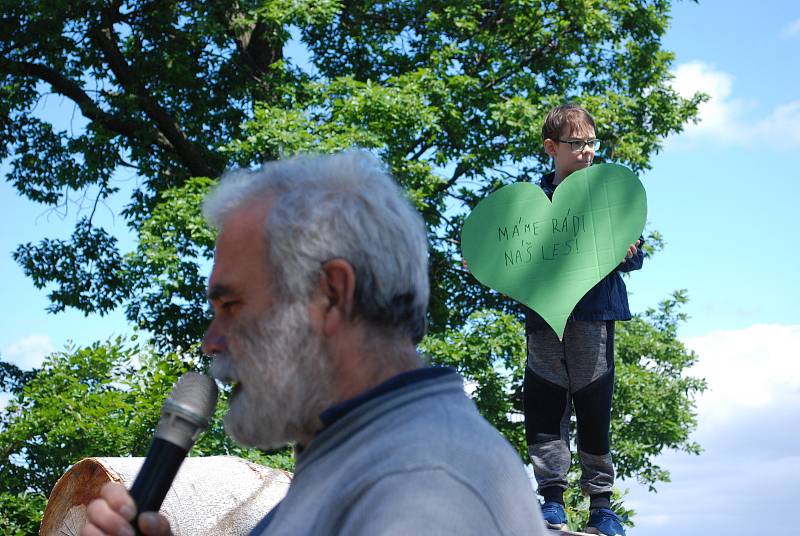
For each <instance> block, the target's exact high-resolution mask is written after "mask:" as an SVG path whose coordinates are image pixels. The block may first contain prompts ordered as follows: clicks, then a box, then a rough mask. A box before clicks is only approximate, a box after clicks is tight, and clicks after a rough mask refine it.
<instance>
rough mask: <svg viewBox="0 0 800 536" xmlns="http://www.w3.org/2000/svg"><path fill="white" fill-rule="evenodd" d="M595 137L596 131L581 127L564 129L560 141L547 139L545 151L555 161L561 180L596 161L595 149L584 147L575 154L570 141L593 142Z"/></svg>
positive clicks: (586, 126)
mask: <svg viewBox="0 0 800 536" xmlns="http://www.w3.org/2000/svg"><path fill="white" fill-rule="evenodd" d="M594 137H595V132H594V129H593V128H592V127H591V126H589V125H581V126H580V127H579V128H577V129H574V130H573V129H570V127H569V126H567V127H564V130H562V131H561V136H560V138H559V139H560V140H563V141H559V140H551V139H547V140H545V141H544V149H545V151H546V152H547V154H549V155H550V156H552V157H553V160H554V161H555V168H556V169H555V171H556V176H557V177H559V178H560V179H565V178H567V177H568V176H569V175H570V174H572V173H574V172H575V171H578V170H579V169H583V168H586V167H589V166H590V165H592V160H593V159H594V148H590V147H589V146H588V145H584V147H583V149H581V150H580V151H577V152H573V150H572V148H571V147H570V144H569V143H565V142H570V141H577V140H593V139H594Z"/></svg>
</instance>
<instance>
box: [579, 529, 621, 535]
mask: <svg viewBox="0 0 800 536" xmlns="http://www.w3.org/2000/svg"><path fill="white" fill-rule="evenodd" d="M583 530H585V531H586V532H585V533H584V534H592V535H593V536H617V535H616V534H606V533H605V532H600V531H599V530H597V529H596V528H594V527H586V528H585V529H583Z"/></svg>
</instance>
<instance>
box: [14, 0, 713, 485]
mask: <svg viewBox="0 0 800 536" xmlns="http://www.w3.org/2000/svg"><path fill="white" fill-rule="evenodd" d="M669 7H670V2H668V1H666V0H613V1H612V0H599V1H592V2H589V1H588V0H585V1H584V0H580V1H574V0H571V1H561V0H558V1H555V2H551V1H547V2H545V1H543V0H530V1H515V2H511V1H502V2H501V1H485V0H484V1H476V0H461V1H458V2H453V1H449V0H448V1H441V0H414V1H412V0H405V1H396V0H395V1H387V2H370V1H366V2H353V1H349V0H341V1H338V2H333V1H322V2H319V1H316V2H310V1H298V2H291V3H286V2H280V1H278V0H258V1H257V0H239V1H236V2H233V1H230V0H227V1H215V2H209V1H203V0H177V1H174V2H159V3H152V2H144V1H142V0H129V1H123V0H113V1H100V0H77V1H76V2H69V3H55V4H53V3H49V2H41V1H31V2H27V3H24V4H21V5H20V4H18V3H17V2H12V1H11V0H0V13H1V15H0V29H2V31H3V33H2V35H3V37H2V38H0V39H2V51H3V55H2V56H1V58H2V59H0V77H2V84H0V87H2V91H3V98H2V99H0V139H2V141H3V143H2V149H1V150H2V152H0V157H2V158H6V159H8V160H9V161H10V169H11V171H10V173H9V175H8V177H7V180H9V181H10V182H11V183H12V184H13V185H14V186H15V187H16V188H17V191H18V192H19V193H20V195H24V196H26V197H28V198H29V199H32V200H34V201H38V202H40V203H43V204H45V205H47V206H50V207H52V208H53V209H54V210H55V209H60V210H65V208H66V207H71V206H72V203H73V202H72V201H70V200H72V199H76V198H78V199H91V200H92V201H91V202H90V203H89V206H87V207H86V208H84V209H83V210H82V211H81V210H80V209H79V216H80V217H79V218H78V219H77V223H76V227H75V231H74V233H73V235H72V237H71V239H69V240H54V239H47V238H45V239H43V240H42V241H40V242H39V243H38V244H32V243H29V244H22V245H20V246H19V248H18V249H17V250H16V251H15V253H14V255H15V258H16V260H17V261H18V262H19V264H20V265H21V266H22V268H23V270H24V271H25V273H26V274H28V275H29V276H30V277H31V279H32V280H33V282H34V284H35V285H36V286H37V287H39V288H47V289H48V290H49V296H50V300H51V306H50V308H51V310H52V311H54V312H57V311H60V310H63V309H65V308H66V307H73V308H76V309H78V310H81V311H83V312H85V313H87V314H88V313H100V314H103V313H105V312H108V311H109V310H111V309H113V308H115V307H119V306H122V307H124V308H125V310H126V315H127V317H128V319H129V320H130V321H131V322H132V323H133V324H134V325H136V326H139V327H142V328H144V329H145V330H147V331H148V332H149V333H150V334H151V335H152V337H153V342H154V343H155V344H156V345H157V346H158V347H159V348H160V349H162V350H176V349H180V350H181V351H188V349H190V348H193V347H194V346H193V345H194V344H195V343H196V341H197V340H199V338H200V336H201V334H202V331H203V329H204V327H205V325H206V323H207V321H208V318H207V313H206V311H205V308H204V305H203V301H204V300H203V295H204V292H203V282H204V273H203V268H202V267H203V266H204V265H205V264H207V262H208V259H209V258H210V257H211V246H212V243H213V233H212V232H211V231H210V230H208V229H207V228H206V227H205V226H204V224H203V222H202V220H201V218H200V215H199V211H198V200H199V198H200V197H201V196H202V195H203V194H204V193H205V191H207V189H208V188H209V187H210V186H211V185H212V184H213V182H214V180H213V179H215V178H216V177H217V176H218V175H219V174H220V172H221V171H222V170H223V169H225V168H226V167H227V166H231V165H252V164H255V163H258V162H260V161H262V160H264V159H271V158H275V157H277V156H279V155H290V154H294V153H296V152H299V151H307V150H316V151H322V152H326V151H333V150H337V149H340V148H345V147H350V146H353V145H359V146H362V147H365V148H368V149H370V150H372V151H374V152H376V153H377V154H379V155H380V156H381V157H382V158H383V159H384V160H385V161H386V162H387V164H388V165H389V167H390V168H391V170H392V172H393V173H394V175H395V176H396V177H397V178H398V180H399V181H400V182H401V183H402V185H403V186H404V187H405V189H406V191H407V192H408V195H409V197H410V198H411V199H412V201H413V202H414V203H415V204H416V206H417V207H418V208H419V209H420V211H421V212H422V214H423V215H424V217H425V220H426V222H427V224H428V231H429V239H430V243H431V283H432V298H431V304H430V317H429V320H430V322H429V325H430V335H429V339H428V342H426V344H427V345H428V347H429V348H430V349H431V351H436V352H438V357H437V360H439V361H441V362H449V363H453V364H456V365H457V366H459V368H460V369H461V370H462V371H464V372H465V374H466V375H467V377H468V379H470V380H471V381H474V382H475V385H476V392H475V393H476V397H477V399H478V402H479V405H480V407H481V410H482V411H484V414H486V415H487V416H488V417H489V419H490V420H492V422H493V423H494V424H496V425H497V426H499V427H500V428H501V429H502V430H503V431H504V432H506V433H507V434H509V437H510V439H512V440H513V441H515V442H517V443H518V441H517V438H518V437H519V435H518V433H517V432H514V430H517V429H518V425H508V426H506V425H505V424H504V422H503V420H504V419H505V418H506V414H507V413H508V411H509V410H510V408H508V407H507V406H506V405H504V404H506V402H505V401H508V400H509V399H508V396H512V398H511V400H513V395H514V394H515V393H517V392H518V389H517V387H516V385H517V384H516V383H515V382H518V380H519V378H518V374H519V371H518V370H517V369H515V368H514V367H513V366H512V365H511V364H510V363H511V361H514V360H515V359H516V360H518V359H519V355H520V354H519V352H520V348H521V347H520V342H519V338H518V335H519V328H518V326H516V325H515V324H514V321H512V319H511V318H510V317H507V316H506V315H508V314H511V315H515V314H518V310H517V306H516V305H515V304H513V303H511V302H510V301H508V300H506V299H504V298H503V297H502V296H500V295H498V294H497V293H494V292H491V291H489V290H488V289H486V288H484V287H482V286H481V285H480V284H478V282H477V281H476V280H474V279H473V278H472V277H471V276H470V275H469V274H468V272H467V271H466V270H464V269H463V268H462V267H461V264H460V262H459V261H460V259H459V253H458V247H457V246H458V239H459V232H460V228H461V222H462V221H463V218H464V216H465V214H466V213H468V211H469V210H470V209H471V208H472V207H473V206H474V205H475V204H476V203H477V202H478V201H479V200H480V199H481V198H483V197H484V196H485V195H487V194H488V193H490V192H491V191H493V190H494V189H496V188H498V187H499V186H502V185H504V184H507V183H511V182H515V181H524V180H531V179H532V178H534V177H535V176H536V175H537V174H539V173H540V172H542V171H543V170H544V169H545V168H546V166H547V163H548V162H547V157H546V155H545V154H544V153H543V151H542V148H541V140H540V139H539V135H538V130H539V126H540V125H541V122H542V120H543V117H544V115H545V114H546V112H547V110H548V109H549V108H551V107H552V106H553V105H555V104H557V103H560V102H563V101H565V100H575V101H579V102H581V103H582V104H583V105H584V106H586V107H587V108H588V109H589V110H590V111H591V112H592V113H593V114H594V116H595V118H596V120H597V123H598V136H599V137H601V138H602V139H603V141H604V148H605V149H604V152H603V154H601V155H599V158H600V159H606V160H612V161H615V162H619V163H623V164H627V165H629V166H631V167H632V168H633V169H635V170H637V171H641V170H644V169H647V167H648V166H649V161H650V157H651V155H652V154H653V153H655V152H657V151H658V150H659V149H660V144H661V141H662V140H663V139H664V138H665V137H666V136H667V135H669V134H671V133H675V132H679V131H680V130H681V129H682V127H683V125H684V124H685V123H686V122H687V121H691V120H693V119H694V118H695V117H696V114H697V105H698V104H699V102H701V100H702V98H703V97H702V96H701V95H696V96H695V97H694V98H692V99H688V100H687V99H683V98H681V97H680V96H679V95H677V94H676V93H675V92H674V91H673V90H672V89H671V88H670V86H669V79H670V74H669V68H670V63H671V60H672V55H671V54H670V53H669V52H667V51H664V50H663V49H662V48H661V37H662V36H663V34H664V32H665V31H666V28H667V24H668V22H669V16H668V15H669ZM291 36H294V37H293V38H292V39H291V43H292V44H293V46H294V48H295V49H296V48H302V47H305V50H306V52H307V54H305V55H303V57H302V58H299V59H298V57H291V56H288V55H286V54H285V53H284V50H286V46H287V44H288V43H290V37H291ZM46 92H53V93H56V94H58V95H60V96H62V97H64V98H66V99H67V100H68V101H70V102H72V103H74V106H75V110H76V113H78V114H79V115H80V116H81V117H82V119H83V121H85V127H84V128H83V129H81V130H80V131H79V132H75V133H73V132H66V131H58V132H57V131H55V130H54V129H53V127H52V125H51V124H50V123H49V122H48V121H47V118H42V117H38V116H37V115H36V113H34V110H35V106H36V103H37V102H38V101H39V100H40V99H41V98H42V97H43V95H44V94H45V93H46ZM123 168H124V169H130V170H132V171H133V172H135V173H136V174H137V176H138V177H139V182H138V185H137V186H136V187H135V188H134V190H133V192H132V193H131V195H130V199H129V200H128V203H127V207H126V209H125V210H124V211H123V212H122V214H121V216H122V217H124V218H125V221H126V222H127V224H128V226H129V228H130V230H131V232H132V233H133V234H135V235H136V237H137V238H138V243H137V247H136V248H135V249H134V250H133V251H128V252H123V251H120V249H119V247H118V244H117V242H116V239H115V238H114V237H113V236H111V234H110V233H108V232H107V230H105V229H103V228H102V227H100V226H98V225H97V224H96V222H95V221H94V218H93V216H94V208H95V207H96V206H97V204H98V203H100V202H102V201H103V200H105V199H107V198H108V197H109V196H111V195H120V194H121V193H122V192H121V191H120V188H119V184H118V183H116V182H115V172H116V171H117V170H119V169H123ZM656 237H657V235H656ZM475 311H484V312H483V313H482V314H481V315H480V316H473V317H471V316H470V315H472V314H473V313H474V312H475ZM668 316H669V315H668ZM630 326H631V328H633V327H635V326H639V327H640V328H641V329H640V331H632V332H631V336H630V341H631V342H630V344H631V347H632V348H635V347H636V346H635V344H634V338H636V337H639V338H645V339H647V340H648V341H650V342H652V341H655V340H656V339H657V337H656V336H655V334H653V333H651V331H650V328H652V329H655V330H657V331H659V332H660V333H662V334H663V335H662V337H664V340H663V344H664V345H666V344H668V343H669V344H679V343H678V342H677V340H676V338H675V332H674V330H672V331H670V329H668V328H669V324H668V323H667V324H666V325H660V324H658V323H657V322H656V323H652V322H651V323H649V324H648V323H647V322H645V324H642V325H640V324H637V323H632V324H630ZM648 326H650V327H648ZM478 328H480V329H483V330H488V331H489V332H490V333H492V337H493V339H492V340H484V341H479V340H477V339H479V338H480V337H477V338H476V337H475V336H474V331H473V332H470V330H474V329H478ZM465 330H466V331H465ZM471 333H472V334H471ZM626 334H627V331H625V332H624V333H621V335H620V338H621V341H622V339H623V338H625V337H627V335H626ZM459 337H460V338H462V339H464V341H465V342H464V345H465V346H464V348H465V349H470V348H473V349H475V345H476V344H478V343H480V344H482V345H483V346H481V347H480V348H479V349H480V351H481V352H482V353H480V354H478V355H481V356H484V357H485V361H481V359H477V358H473V357H471V354H470V353H469V352H468V351H467V350H457V349H455V348H451V349H450V351H449V352H448V351H447V350H448V349H447V347H446V346H442V345H443V344H444V343H446V342H447V341H452V340H455V339H457V338H459ZM648 337H649V339H648ZM637 340H638V339H637ZM437 341H438V342H437ZM626 344H627V343H626ZM637 344H638V343H637ZM642 344H644V343H642ZM620 346H622V343H621V344H620ZM676 348H679V347H677V346H676ZM678 353H680V352H679V351H678ZM632 355H634V356H635V355H643V354H632ZM676 355H677V354H676ZM631 359H632V360H633V357H631ZM498 360H499V361H498ZM689 361H690V360H689ZM689 361H687V360H684V361H683V362H682V363H683V365H681V362H676V364H675V365H674V366H671V368H656V369H655V370H654V371H653V374H650V373H645V372H642V370H640V369H642V367H644V366H643V365H641V364H639V365H636V364H634V365H631V367H632V368H631V370H629V371H624V372H623V371H621V375H622V374H628V373H630V374H632V375H633V377H635V378H636V379H637V381H641V382H643V384H646V385H647V386H652V385H655V383H653V382H659V381H662V380H663V381H667V382H668V381H671V380H672V379H673V378H672V377H671V376H670V374H673V373H674V372H676V371H677V372H678V373H679V372H680V370H682V369H681V366H684V367H685V366H687V363H688V362H689ZM497 363H503V366H502V367H500V368H499V369H498V368H497V366H498V365H497ZM637 367H639V368H637ZM504 368H505V370H504ZM644 368H645V369H646V367H644ZM647 370H649V369H647ZM515 374H516V376H515ZM640 387H641V386H640ZM640 391H641V392H644V391H647V390H646V389H644V390H640ZM623 392H628V391H625V390H624V389H623ZM669 392H670V394H671V397H672V399H673V400H672V401H671V404H672V407H673V408H680V407H683V406H682V404H684V403H689V404H690V400H691V394H692V391H691V390H685V391H680V390H678V389H675V390H672V391H669ZM629 394H630V398H623V399H621V400H622V401H621V402H620V403H619V404H618V409H619V410H620V411H621V412H622V413H621V414H620V415H619V416H618V418H619V417H624V416H626V415H628V414H629V413H630V412H629V407H630V406H635V405H636V404H640V403H642V401H641V399H640V398H637V396H636V391H635V390H634V389H631V390H630V393H629ZM687 401H689V402H687ZM509 403H510V402H509ZM689 407H691V406H689ZM631 414H633V413H631ZM623 422H624V421H623ZM512 424H513V423H512ZM675 424H676V426H677V427H678V428H679V430H677V432H685V431H687V430H688V429H690V428H691V426H692V422H691V420H686V419H678V420H677V421H676V422H675ZM515 426H517V428H515ZM628 429H629V427H627V426H625V427H622V428H619V429H615V431H616V432H617V434H618V439H619V436H623V437H624V436H625V435H626V434H628ZM636 430H638V431H637V433H636V434H633V435H631V436H630V437H631V443H630V445H629V447H630V448H629V449H628V450H626V451H624V452H621V453H620V454H621V455H622V457H623V460H624V461H625V463H629V465H626V467H627V468H628V469H629V470H630V473H629V474H630V475H634V476H640V477H642V478H644V479H645V480H646V481H648V482H650V483H654V482H656V481H658V480H660V479H663V478H665V476H666V475H665V473H664V472H662V471H660V470H657V469H656V468H654V467H653V466H652V464H651V463H650V460H652V457H653V456H655V454H657V453H658V452H660V451H661V449H663V448H675V447H678V448H681V447H682V446H687V445H689V443H687V442H686V441H685V440H681V439H680V434H678V433H676V435H673V436H670V438H667V439H665V440H663V441H662V440H659V441H656V442H654V443H652V445H654V446H652V447H650V446H648V447H645V446H646V445H651V442H650V438H649V437H648V438H643V434H647V433H653V432H654V430H653V427H652V426H650V425H648V426H642V427H641V429H638V428H637V429H636ZM514 434H517V435H514ZM643 441H644V442H643ZM620 444H621V445H622V446H624V445H626V444H625V442H624V441H622V442H620ZM637 449H638V450H637ZM628 469H626V470H628Z"/></svg>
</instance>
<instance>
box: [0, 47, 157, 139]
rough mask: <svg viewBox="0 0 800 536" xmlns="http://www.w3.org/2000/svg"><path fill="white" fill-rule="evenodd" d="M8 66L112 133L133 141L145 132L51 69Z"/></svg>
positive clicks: (26, 64) (13, 63)
mask: <svg viewBox="0 0 800 536" xmlns="http://www.w3.org/2000/svg"><path fill="white" fill-rule="evenodd" d="M8 65H9V66H11V67H13V68H15V69H17V70H18V71H19V72H20V73H22V74H25V75H28V76H31V77H34V78H38V79H39V80H42V81H43V82H47V83H48V84H50V86H51V87H52V88H53V91H55V92H56V93H58V94H59V95H63V96H65V97H67V98H68V99H70V100H71V101H73V102H74V103H75V104H77V105H78V108H80V110H81V113H82V114H83V116H84V117H86V118H87V119H89V120H91V121H94V122H96V123H98V124H100V125H102V126H103V127H104V128H106V129H108V130H110V131H112V132H116V133H117V134H120V135H122V136H125V137H127V138H130V139H131V140H135V139H138V138H139V136H140V134H141V133H142V132H143V131H144V130H145V127H144V125H139V124H137V123H136V122H134V121H130V120H127V119H124V118H121V117H118V116H114V115H112V114H109V113H108V112H105V111H103V110H102V109H101V108H100V107H99V106H98V105H97V103H96V102H95V101H94V100H92V98H91V97H90V96H89V94H88V93H86V91H84V89H83V88H82V87H81V86H79V85H78V84H77V83H76V82H75V81H74V80H71V79H69V78H67V77H66V76H64V75H63V74H61V73H60V72H58V71H56V70H55V69H53V68H52V67H48V66H47V65H42V64H40V63H31V62H24V61H10V62H8ZM165 148H169V147H165Z"/></svg>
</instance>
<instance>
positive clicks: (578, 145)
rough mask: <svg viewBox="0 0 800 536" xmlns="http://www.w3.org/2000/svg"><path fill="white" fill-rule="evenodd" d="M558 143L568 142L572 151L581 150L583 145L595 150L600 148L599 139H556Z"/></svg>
mask: <svg viewBox="0 0 800 536" xmlns="http://www.w3.org/2000/svg"><path fill="white" fill-rule="evenodd" d="M557 141H558V142H559V143H569V148H570V150H571V151H572V152H573V153H579V152H581V151H583V148H584V147H588V148H589V149H591V150H593V151H596V150H598V149H599V148H600V140H598V139H594V140H557Z"/></svg>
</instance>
